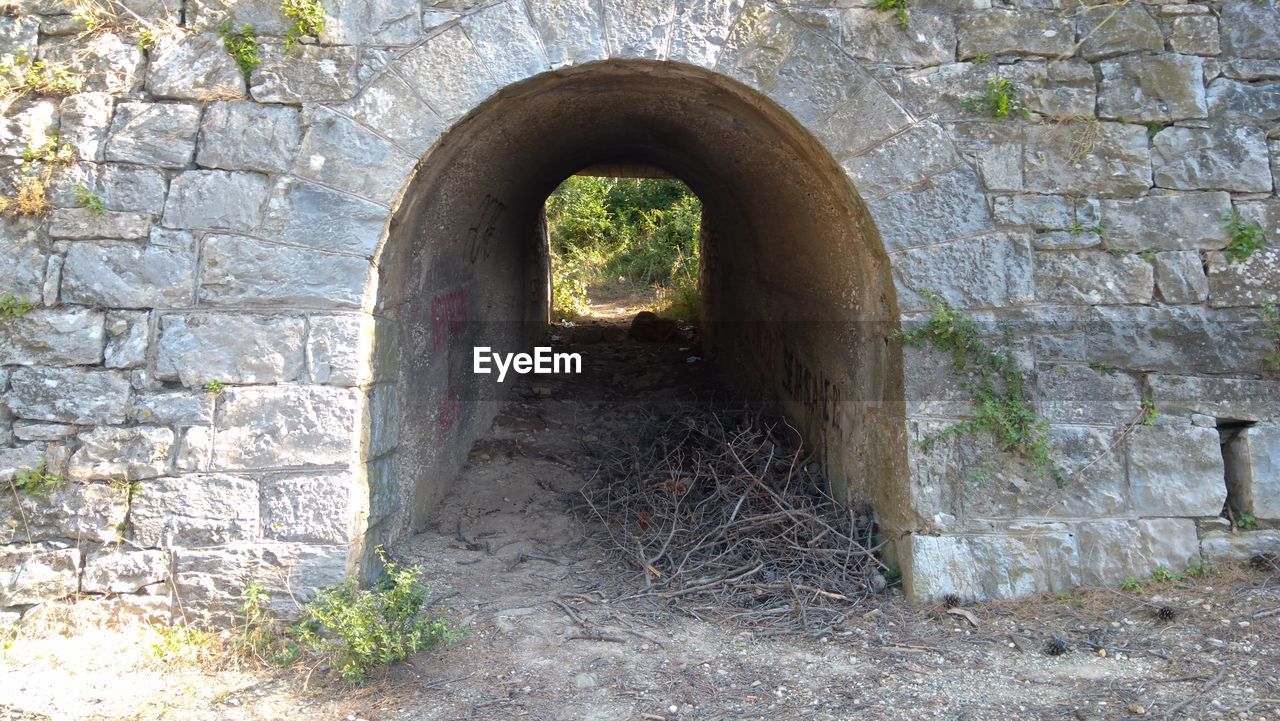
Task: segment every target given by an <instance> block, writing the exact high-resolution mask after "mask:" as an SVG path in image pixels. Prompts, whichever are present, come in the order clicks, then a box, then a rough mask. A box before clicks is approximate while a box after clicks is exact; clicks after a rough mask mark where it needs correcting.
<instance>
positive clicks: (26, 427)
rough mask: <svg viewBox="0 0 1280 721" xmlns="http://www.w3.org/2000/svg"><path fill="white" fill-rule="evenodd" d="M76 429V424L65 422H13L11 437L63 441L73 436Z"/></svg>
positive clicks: (21, 439)
mask: <svg viewBox="0 0 1280 721" xmlns="http://www.w3.org/2000/svg"><path fill="white" fill-rule="evenodd" d="M78 430H79V427H78V426H72V425H68V424H66V423H41V422H40V421H14V422H13V437H14V438H17V439H18V440H20V441H65V440H67V439H68V438H71V437H73V436H74V435H75V434H76V432H77V431H78Z"/></svg>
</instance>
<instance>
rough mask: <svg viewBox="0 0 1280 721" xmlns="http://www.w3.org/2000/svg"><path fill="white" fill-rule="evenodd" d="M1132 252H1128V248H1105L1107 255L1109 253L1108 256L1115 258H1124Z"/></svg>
mask: <svg viewBox="0 0 1280 721" xmlns="http://www.w3.org/2000/svg"><path fill="white" fill-rule="evenodd" d="M1132 252H1133V251H1132V250H1129V249H1128V248H1107V253H1109V254H1110V255H1112V256H1114V257H1116V258H1123V257H1124V256H1126V255H1129V254H1130V253H1132Z"/></svg>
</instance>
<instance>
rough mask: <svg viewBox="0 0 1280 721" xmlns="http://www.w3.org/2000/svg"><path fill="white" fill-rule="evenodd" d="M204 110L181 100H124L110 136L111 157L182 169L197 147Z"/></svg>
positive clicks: (128, 161) (117, 159) (123, 161)
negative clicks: (201, 113)
mask: <svg viewBox="0 0 1280 721" xmlns="http://www.w3.org/2000/svg"><path fill="white" fill-rule="evenodd" d="M199 127H200V110H199V108H197V107H195V106H194V105H184V104H180V103H137V102H130V103H120V104H119V105H117V106H116V115H115V118H114V119H113V120H112V121H111V132H110V135H109V136H108V138H107V150H106V153H105V157H106V159H107V160H108V161H115V162H122V163H137V164H139V165H156V166H159V167H162V168H174V169H182V168H185V167H186V166H187V164H188V163H190V162H191V158H192V157H193V156H194V155H195V149H196V132H197V130H199Z"/></svg>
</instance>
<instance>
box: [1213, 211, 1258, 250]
mask: <svg viewBox="0 0 1280 721" xmlns="http://www.w3.org/2000/svg"><path fill="white" fill-rule="evenodd" d="M1222 220H1223V222H1225V223H1226V224H1227V235H1229V236H1230V238H1229V239H1228V240H1227V247H1226V250H1224V251H1223V255H1225V256H1226V257H1227V262H1228V263H1234V262H1236V261H1238V260H1246V259H1248V258H1249V256H1251V255H1253V254H1254V253H1255V252H1257V251H1258V250H1260V249H1261V248H1262V247H1263V246H1264V245H1266V244H1267V234H1266V233H1264V232H1263V231H1262V227H1261V226H1259V225H1258V224H1257V223H1253V222H1246V221H1245V220H1244V218H1241V217H1240V211H1239V210H1235V209H1232V210H1230V211H1228V212H1226V213H1223V214H1222Z"/></svg>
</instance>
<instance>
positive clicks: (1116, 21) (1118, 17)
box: [1076, 3, 1164, 60]
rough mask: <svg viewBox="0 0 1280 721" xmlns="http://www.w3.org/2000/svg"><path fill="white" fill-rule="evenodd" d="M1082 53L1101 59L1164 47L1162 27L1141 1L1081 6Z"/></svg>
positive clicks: (1078, 22) (1079, 37)
mask: <svg viewBox="0 0 1280 721" xmlns="http://www.w3.org/2000/svg"><path fill="white" fill-rule="evenodd" d="M1076 38H1077V42H1079V43H1080V49H1079V51H1078V52H1079V55H1080V56H1081V57H1083V58H1084V59H1086V60H1100V59H1102V58H1109V57H1113V56H1115V55H1123V54H1125V53H1140V52H1150V53H1158V52H1160V51H1162V50H1164V37H1163V36H1162V35H1161V33H1160V26H1159V25H1158V24H1157V23H1156V21H1155V19H1154V18H1152V17H1151V14H1150V13H1149V12H1148V11H1147V7H1146V6H1145V5H1142V4H1138V3H1132V4H1128V5H1121V6H1118V7H1117V6H1114V5H1099V6H1097V7H1091V8H1087V7H1083V6H1081V8H1080V13H1079V16H1078V18H1077V20H1076Z"/></svg>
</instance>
